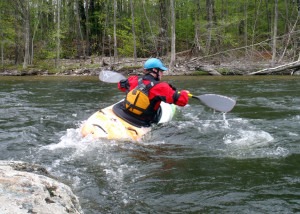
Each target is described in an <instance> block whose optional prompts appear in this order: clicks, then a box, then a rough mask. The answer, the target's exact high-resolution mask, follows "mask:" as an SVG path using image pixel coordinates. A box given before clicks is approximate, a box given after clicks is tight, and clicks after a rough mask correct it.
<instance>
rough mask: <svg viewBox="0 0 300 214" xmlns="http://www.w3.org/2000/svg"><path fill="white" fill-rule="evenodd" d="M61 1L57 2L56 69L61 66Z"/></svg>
mask: <svg viewBox="0 0 300 214" xmlns="http://www.w3.org/2000/svg"><path fill="white" fill-rule="evenodd" d="M60 7H61V4H60V0H57V36H56V61H55V66H56V68H57V67H58V66H59V55H60V9H61V8H60Z"/></svg>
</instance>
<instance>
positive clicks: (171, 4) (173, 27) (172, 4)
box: [169, 0, 176, 72]
mask: <svg viewBox="0 0 300 214" xmlns="http://www.w3.org/2000/svg"><path fill="white" fill-rule="evenodd" d="M170 9H171V20H172V24H171V38H172V39H171V61H170V66H169V67H170V71H171V72H173V70H174V65H175V60H176V50H175V49H176V46H175V42H176V35H175V10H174V0H170Z"/></svg>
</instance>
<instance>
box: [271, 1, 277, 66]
mask: <svg viewBox="0 0 300 214" xmlns="http://www.w3.org/2000/svg"><path fill="white" fill-rule="evenodd" d="M274 12H275V14H274V30H273V31H274V32H273V48H272V49H273V54H272V63H271V65H272V66H274V65H275V59H276V48H277V47H276V46H277V22H278V0H275V11H274Z"/></svg>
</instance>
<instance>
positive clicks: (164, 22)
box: [157, 0, 168, 56]
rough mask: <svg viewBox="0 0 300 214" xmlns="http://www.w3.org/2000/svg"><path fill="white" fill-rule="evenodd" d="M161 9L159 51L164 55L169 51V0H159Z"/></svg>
mask: <svg viewBox="0 0 300 214" xmlns="http://www.w3.org/2000/svg"><path fill="white" fill-rule="evenodd" d="M159 9H160V16H161V17H160V28H159V35H158V45H157V47H158V53H159V55H160V56H164V55H166V54H167V51H168V17H167V14H168V13H167V1H166V0H159Z"/></svg>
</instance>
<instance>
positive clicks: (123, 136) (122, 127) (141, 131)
mask: <svg viewBox="0 0 300 214" xmlns="http://www.w3.org/2000/svg"><path fill="white" fill-rule="evenodd" d="M113 106H114V105H112V106H109V107H106V108H104V109H101V110H99V111H97V112H96V113H94V114H93V115H92V116H91V117H90V118H88V120H87V121H86V122H85V123H84V125H83V127H82V129H81V133H82V136H83V137H85V136H87V135H92V136H93V138H95V139H98V138H106V139H113V140H133V141H137V140H140V139H141V138H142V137H143V136H144V135H145V134H146V133H148V132H149V131H151V127H136V126H134V125H131V124H129V123H127V122H126V121H125V120H123V119H121V118H120V117H118V116H116V115H115V113H114V112H113V110H112V108H113ZM160 106H161V109H162V116H161V118H160V120H159V123H165V122H169V121H171V120H172V118H173V116H174V114H175V111H176V106H175V105H174V104H167V103H164V102H161V105H160Z"/></svg>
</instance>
